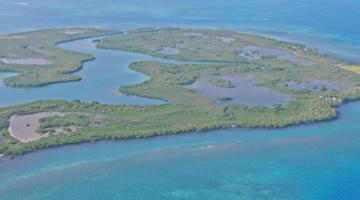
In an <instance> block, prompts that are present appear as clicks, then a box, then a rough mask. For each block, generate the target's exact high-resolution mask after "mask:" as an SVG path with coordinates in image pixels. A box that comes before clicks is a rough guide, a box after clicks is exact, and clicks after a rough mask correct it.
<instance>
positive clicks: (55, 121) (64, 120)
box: [39, 113, 90, 129]
mask: <svg viewBox="0 0 360 200" xmlns="http://www.w3.org/2000/svg"><path fill="white" fill-rule="evenodd" d="M39 122H40V129H48V128H54V127H67V126H88V125H89V123H90V120H89V118H88V117H87V116H84V115H80V114H76V113H75V114H74V113H72V114H68V115H65V116H51V117H45V118H41V119H40V120H39Z"/></svg>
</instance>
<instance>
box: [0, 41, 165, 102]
mask: <svg viewBox="0 0 360 200" xmlns="http://www.w3.org/2000/svg"><path fill="white" fill-rule="evenodd" d="M93 40H94V38H92V39H83V40H77V41H71V42H67V43H63V44H61V45H59V46H60V47H61V48H64V49H67V50H71V51H77V52H82V53H89V54H91V55H93V56H94V57H95V58H96V59H95V60H93V61H89V62H86V63H84V65H83V69H82V70H80V71H79V72H76V73H75V74H77V75H79V76H81V78H82V80H81V81H76V82H67V83H59V84H52V85H48V86H45V87H37V88H10V87H7V86H5V85H4V83H3V81H2V80H3V79H4V78H5V77H9V76H13V75H14V74H13V73H0V96H1V98H0V106H9V105H15V104H20V103H27V102H31V101H34V100H40V99H63V100H75V99H78V100H82V101H87V102H89V101H98V102H101V103H107V104H134V105H147V104H161V103H163V101H160V100H155V99H148V98H142V97H136V96H129V95H124V94H122V93H120V92H119V88H120V87H121V86H125V85H133V84H137V83H141V82H143V81H145V80H147V79H148V77H146V76H145V75H143V74H140V73H137V72H134V71H132V70H130V69H129V68H128V66H129V64H130V63H132V62H135V61H141V60H154V58H152V57H150V56H146V55H141V54H136V53H129V52H122V51H116V50H104V49H97V48H96V43H94V42H93Z"/></svg>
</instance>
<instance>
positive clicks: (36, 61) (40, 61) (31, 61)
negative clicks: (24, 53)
mask: <svg viewBox="0 0 360 200" xmlns="http://www.w3.org/2000/svg"><path fill="white" fill-rule="evenodd" d="M0 62H1V63H5V64H15V65H50V64H52V62H51V61H50V60H48V59H44V58H0Z"/></svg>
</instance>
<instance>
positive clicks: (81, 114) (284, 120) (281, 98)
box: [0, 28, 360, 156]
mask: <svg viewBox="0 0 360 200" xmlns="http://www.w3.org/2000/svg"><path fill="white" fill-rule="evenodd" d="M64 30H65V31H64ZM79 30H83V29H61V30H40V31H34V32H30V33H19V34H15V35H9V36H1V37H0V49H2V50H0V53H1V56H0V70H2V71H11V72H17V73H19V74H20V75H19V76H15V77H11V78H8V79H5V84H7V85H9V86H14V87H31V86H42V85H45V84H49V83H56V82H62V81H72V80H77V79H80V77H76V76H74V75H72V74H71V72H73V71H76V70H79V69H80V68H81V63H83V62H85V61H88V60H90V59H93V57H92V56H91V55H84V54H81V53H75V52H70V51H65V50H61V49H59V48H58V47H56V44H58V43H59V42H61V41H66V40H67V41H68V40H74V39H80V38H84V37H93V36H98V35H107V34H108V35H110V36H106V37H104V38H103V39H102V40H96V41H94V42H96V44H97V47H98V48H103V49H117V50H122V51H129V52H136V53H142V54H147V55H150V56H154V57H158V58H162V59H163V61H140V62H134V63H132V64H130V66H129V68H130V69H132V70H134V71H136V72H139V73H143V74H145V75H147V76H148V77H149V78H150V79H149V80H147V81H145V82H142V83H140V84H137V85H129V86H125V87H121V88H119V92H121V93H124V94H126V95H136V96H141V97H147V98H154V99H160V100H163V101H164V103H163V104H161V105H144V106H135V105H107V104H101V103H99V102H81V101H79V100H73V101H62V100H41V101H36V102H31V103H27V104H23V105H14V106H9V107H3V108H0V135H1V136H0V154H5V155H7V156H16V155H21V154H24V153H27V152H31V151H35V150H38V149H42V148H48V147H54V146H60V145H65V144H75V143H82V142H96V141H100V140H109V139H129V138H145V137H153V136H158V135H169V134H178V133H185V132H192V131H195V132H201V131H206V130H213V129H219V128H234V127H247V128H283V127H287V126H290V125H297V124H304V123H311V122H317V121H323V120H330V119H335V118H336V117H337V116H338V109H337V107H338V106H339V105H341V104H342V103H345V102H347V101H351V100H356V99H359V98H360V74H359V73H358V72H359V70H358V67H359V66H358V65H357V64H356V63H349V62H346V61H343V60H340V59H337V58H335V57H331V56H328V55H325V54H322V53H321V52H319V51H318V50H317V49H315V48H310V47H307V46H306V45H303V44H298V43H291V42H284V41H279V40H274V39H270V38H265V37H262V36H255V35H250V34H244V33H238V32H231V31H223V30H199V29H179V28H161V29H158V28H140V29H135V30H130V31H127V32H126V33H124V34H115V35H112V34H113V33H115V32H112V31H101V30H96V29H85V30H86V31H79ZM88 30H91V31H90V32H88ZM44 35H46V37H45V36H44ZM30 36H31V37H32V38H41V40H40V39H37V42H34V43H31V42H28V43H26V42H24V41H27V40H26V39H29V37H30ZM1 38H5V39H1ZM2 40H5V41H6V42H4V41H2ZM19 40H23V42H19ZM20 44H21V45H20ZM24 44H29V45H28V46H27V45H25V46H24ZM34 44H37V46H36V48H35V47H34ZM4 45H5V46H6V47H7V49H10V50H12V49H17V50H14V52H16V58H12V57H11V55H9V54H7V52H10V51H9V50H8V51H7V50H6V48H4ZM25 47H26V48H25ZM18 48H21V50H19V49H18ZM33 48H35V49H36V52H40V53H35V52H33V51H34V50H33ZM14 54H15V53H14ZM10 57H11V58H10ZM14 57H15V56H14ZM1 59H2V60H1ZM166 61H168V62H166ZM30 64H31V65H30ZM359 68H360V67H359ZM49 74H51V76H49ZM34 77H36V78H34ZM24 133H25V134H26V135H25V136H24Z"/></svg>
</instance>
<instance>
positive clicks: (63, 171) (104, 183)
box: [0, 102, 360, 200]
mask: <svg viewBox="0 0 360 200" xmlns="http://www.w3.org/2000/svg"><path fill="white" fill-rule="evenodd" d="M341 112H342V115H341V117H340V118H339V119H338V120H336V121H333V122H326V123H319V124H314V125H307V126H298V127H293V128H287V129H281V130H267V129H262V130H260V129H258V130H249V129H231V130H218V131H213V132H209V133H205V134H191V133H190V134H185V135H179V136H167V137H158V138H152V139H145V140H131V141H117V142H101V143H96V144H83V145H74V146H67V147H63V148H55V149H50V150H44V151H38V152H35V153H32V154H28V155H25V156H23V157H19V158H16V159H15V160H3V161H0V172H1V173H0V194H1V199H2V200H17V199H19V200H24V199H26V200H40V199H54V200H57V199H59V200H60V199H67V200H72V199H74V200H79V199H87V200H92V199H94V200H95V199H149V200H153V199H159V200H160V199H168V200H172V199H189V200H192V199H194V200H201V199H223V200H228V199H229V200H230V199H241V200H242V199H244V200H247V199H261V200H263V199H275V200H282V199H287V200H289V199H297V200H298V199H299V200H302V199H304V200H310V199H324V200H339V199H344V200H357V199H359V198H360V190H359V189H358V186H359V184H360V159H359V157H360V145H359V143H360V135H359V131H360V130H359V129H360V127H359V119H360V103H359V102H357V103H350V104H347V105H345V106H343V107H342V108H341Z"/></svg>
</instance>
